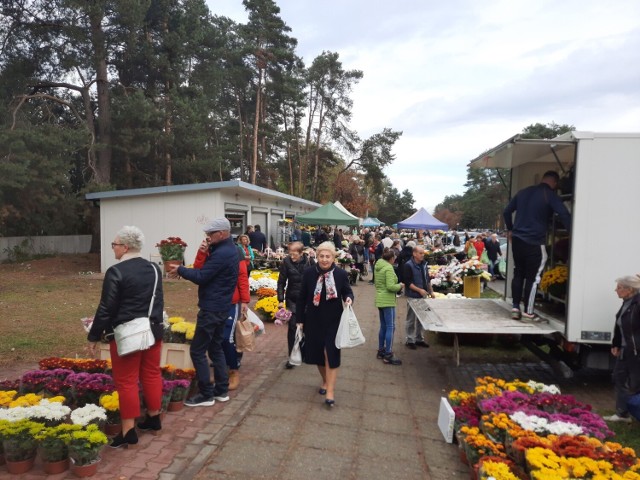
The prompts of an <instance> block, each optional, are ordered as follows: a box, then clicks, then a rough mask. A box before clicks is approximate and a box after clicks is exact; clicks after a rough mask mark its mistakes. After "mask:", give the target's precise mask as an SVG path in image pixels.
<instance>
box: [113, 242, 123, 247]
mask: <svg viewBox="0 0 640 480" xmlns="http://www.w3.org/2000/svg"><path fill="white" fill-rule="evenodd" d="M124 245H125V244H124V243H116V242H111V248H116V247H124Z"/></svg>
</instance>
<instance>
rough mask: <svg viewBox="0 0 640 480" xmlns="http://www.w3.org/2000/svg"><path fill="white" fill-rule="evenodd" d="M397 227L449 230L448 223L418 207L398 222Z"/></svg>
mask: <svg viewBox="0 0 640 480" xmlns="http://www.w3.org/2000/svg"><path fill="white" fill-rule="evenodd" d="M398 228H413V229H416V230H449V225H447V224H446V223H442V222H441V221H440V220H438V219H437V218H434V217H433V216H432V215H431V214H429V212H427V211H426V210H425V209H424V208H420V210H418V211H417V212H416V213H414V214H413V215H411V216H410V217H409V218H406V219H404V220H402V221H401V222H398Z"/></svg>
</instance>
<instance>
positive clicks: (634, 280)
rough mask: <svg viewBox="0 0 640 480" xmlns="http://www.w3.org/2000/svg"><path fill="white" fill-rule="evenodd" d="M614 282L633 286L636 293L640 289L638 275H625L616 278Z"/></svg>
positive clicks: (624, 285)
mask: <svg viewBox="0 0 640 480" xmlns="http://www.w3.org/2000/svg"><path fill="white" fill-rule="evenodd" d="M616 283H617V284H619V285H622V286H623V287H628V288H633V289H634V290H635V291H636V293H637V292H638V291H640V276H639V275H626V276H624V277H620V278H616Z"/></svg>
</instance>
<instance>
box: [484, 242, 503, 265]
mask: <svg viewBox="0 0 640 480" xmlns="http://www.w3.org/2000/svg"><path fill="white" fill-rule="evenodd" d="M484 248H485V249H486V251H487V256H488V257H489V260H491V261H492V262H495V261H496V260H497V259H498V257H499V256H500V255H502V252H500V242H499V241H496V242H494V241H492V240H491V239H488V240H486V241H485V242H484Z"/></svg>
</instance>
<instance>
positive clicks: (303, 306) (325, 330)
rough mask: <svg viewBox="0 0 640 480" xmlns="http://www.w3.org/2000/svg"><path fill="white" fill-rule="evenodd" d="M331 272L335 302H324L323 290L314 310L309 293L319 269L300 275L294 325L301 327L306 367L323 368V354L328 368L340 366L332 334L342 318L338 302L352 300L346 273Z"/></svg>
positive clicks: (336, 270) (338, 351) (341, 270)
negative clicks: (297, 324)
mask: <svg viewBox="0 0 640 480" xmlns="http://www.w3.org/2000/svg"><path fill="white" fill-rule="evenodd" d="M331 268H333V278H334V280H335V282H336V293H337V295H338V298H334V299H331V300H327V299H326V291H325V286H324V285H323V287H322V292H321V293H320V302H319V304H318V306H315V305H314V304H313V292H314V290H315V288H316V284H317V281H318V276H319V271H320V270H319V268H318V266H317V265H316V266H315V267H313V268H307V269H306V270H305V271H304V274H303V275H302V287H301V290H300V297H299V298H298V307H297V311H298V323H303V324H304V341H305V358H304V361H305V363H307V364H310V365H321V366H324V364H325V360H324V352H325V350H326V352H327V358H328V359H329V366H330V367H331V368H338V367H339V366H340V350H339V349H338V348H336V334H337V333H338V326H339V325H340V317H341V316H342V310H343V308H342V302H343V301H344V300H346V299H347V297H349V298H351V300H353V290H351V286H350V285H349V277H348V276H347V272H345V271H344V270H343V269H342V268H336V267H335V266H333V267H331Z"/></svg>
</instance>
